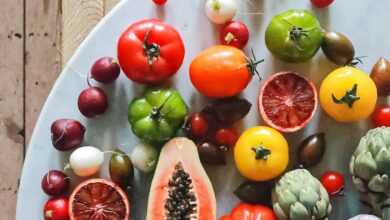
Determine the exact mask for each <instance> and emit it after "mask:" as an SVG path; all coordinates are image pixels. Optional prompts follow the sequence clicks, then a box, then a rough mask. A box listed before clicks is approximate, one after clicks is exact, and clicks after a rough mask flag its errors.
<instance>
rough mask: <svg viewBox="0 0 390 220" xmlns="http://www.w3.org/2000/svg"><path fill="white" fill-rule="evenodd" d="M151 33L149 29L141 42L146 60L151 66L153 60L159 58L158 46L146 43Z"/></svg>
mask: <svg viewBox="0 0 390 220" xmlns="http://www.w3.org/2000/svg"><path fill="white" fill-rule="evenodd" d="M151 31H152V28H150V29H149V30H148V31H147V32H146V34H145V37H144V40H143V48H144V53H145V55H146V57H147V59H148V64H149V65H152V64H153V62H154V59H155V58H156V59H157V58H158V57H159V56H160V46H159V45H158V44H156V43H151V44H150V43H148V39H149V36H150V32H151Z"/></svg>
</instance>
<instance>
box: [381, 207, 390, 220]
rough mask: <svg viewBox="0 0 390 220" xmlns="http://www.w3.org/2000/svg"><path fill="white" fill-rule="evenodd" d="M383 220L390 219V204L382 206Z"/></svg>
mask: <svg viewBox="0 0 390 220" xmlns="http://www.w3.org/2000/svg"><path fill="white" fill-rule="evenodd" d="M382 216H383V218H382V220H390V206H385V207H383V208H382Z"/></svg>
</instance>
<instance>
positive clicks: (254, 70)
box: [246, 48, 264, 80]
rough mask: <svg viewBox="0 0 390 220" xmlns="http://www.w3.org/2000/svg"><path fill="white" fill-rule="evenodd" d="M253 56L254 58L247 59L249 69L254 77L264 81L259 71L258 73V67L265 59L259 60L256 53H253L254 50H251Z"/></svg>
mask: <svg viewBox="0 0 390 220" xmlns="http://www.w3.org/2000/svg"><path fill="white" fill-rule="evenodd" d="M251 54H252V57H247V62H248V63H247V65H246V66H247V67H248V69H249V71H250V73H251V74H252V75H257V76H258V77H259V80H261V79H262V77H261V76H260V73H259V71H257V65H258V64H260V63H262V62H264V59H261V60H257V58H256V55H255V52H254V51H253V48H251Z"/></svg>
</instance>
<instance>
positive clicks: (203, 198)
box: [146, 138, 216, 220]
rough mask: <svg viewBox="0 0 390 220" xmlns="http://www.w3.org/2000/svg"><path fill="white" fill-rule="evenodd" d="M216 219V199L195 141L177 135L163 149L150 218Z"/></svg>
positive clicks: (156, 219) (157, 219)
mask: <svg viewBox="0 0 390 220" xmlns="http://www.w3.org/2000/svg"><path fill="white" fill-rule="evenodd" d="M195 219H196V220H216V200H215V195H214V190H213V187H212V185H211V182H210V180H209V178H208V176H207V174H206V172H205V170H204V168H203V166H202V164H201V162H200V159H199V155H198V150H197V147H196V146H195V144H194V142H192V141H191V140H189V139H187V138H174V139H172V140H170V141H169V142H168V143H167V144H165V146H164V147H163V148H162V150H161V153H160V158H159V161H158V164H157V168H156V172H155V174H154V177H153V181H152V186H151V188H150V193H149V199H148V211H147V216H146V220H195Z"/></svg>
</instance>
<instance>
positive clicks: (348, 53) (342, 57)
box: [321, 31, 355, 65]
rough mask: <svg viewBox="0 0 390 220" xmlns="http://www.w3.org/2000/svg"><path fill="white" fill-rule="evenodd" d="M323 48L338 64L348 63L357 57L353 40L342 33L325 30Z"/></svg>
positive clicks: (327, 55)
mask: <svg viewBox="0 0 390 220" xmlns="http://www.w3.org/2000/svg"><path fill="white" fill-rule="evenodd" d="M321 48H322V51H323V52H324V54H325V55H326V57H327V58H328V59H329V60H330V61H332V62H333V63H335V64H337V65H347V64H349V63H350V62H351V61H352V60H353V58H354V57H355V48H354V47H353V45H352V42H351V41H350V40H349V39H348V38H347V37H346V36H345V35H343V34H341V33H337V32H328V31H325V33H324V39H323V41H322V45H321Z"/></svg>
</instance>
